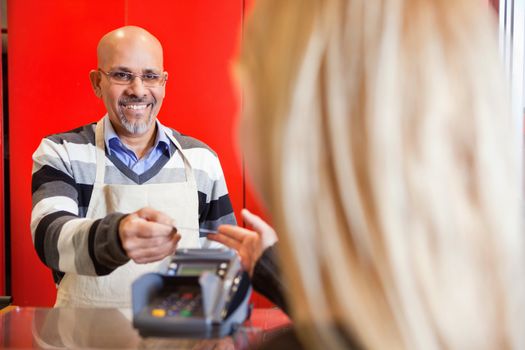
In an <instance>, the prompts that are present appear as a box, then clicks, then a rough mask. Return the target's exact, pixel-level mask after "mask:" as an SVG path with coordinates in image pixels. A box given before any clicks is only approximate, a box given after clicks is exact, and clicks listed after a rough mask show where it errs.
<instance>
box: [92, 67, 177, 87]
mask: <svg viewBox="0 0 525 350" xmlns="http://www.w3.org/2000/svg"><path fill="white" fill-rule="evenodd" d="M98 71H99V72H101V73H104V75H105V76H106V77H108V79H109V81H110V82H112V83H113V84H117V85H130V84H131V83H132V82H133V80H134V79H135V78H140V80H142V84H144V86H146V87H160V86H164V84H165V83H166V80H168V77H167V76H166V74H157V73H144V74H135V73H131V72H123V71H119V70H115V71H111V72H104V71H103V70H102V69H100V68H99V69H98Z"/></svg>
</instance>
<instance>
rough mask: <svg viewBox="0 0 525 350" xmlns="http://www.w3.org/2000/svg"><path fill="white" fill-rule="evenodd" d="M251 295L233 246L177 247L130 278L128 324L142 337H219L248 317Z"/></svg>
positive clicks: (246, 277)
mask: <svg viewBox="0 0 525 350" xmlns="http://www.w3.org/2000/svg"><path fill="white" fill-rule="evenodd" d="M250 295H251V285H250V281H249V277H248V274H247V273H246V272H244V271H243V270H242V268H241V263H240V260H239V257H238V256H237V254H236V253H235V251H233V250H230V249H180V250H177V251H176V253H175V255H173V256H172V257H171V258H170V260H169V261H168V263H167V264H166V265H165V266H163V267H162V269H161V271H160V272H159V273H148V274H145V275H143V276H141V277H139V278H138V279H137V280H136V281H135V282H134V283H133V285H132V306H133V326H134V327H135V328H137V329H138V331H139V333H140V335H142V336H181V337H200V338H214V337H222V336H225V335H228V334H231V333H232V332H233V331H234V330H235V328H236V327H237V326H239V325H240V324H242V323H243V322H244V321H245V320H246V319H247V318H248V316H249V305H248V303H249V299H250Z"/></svg>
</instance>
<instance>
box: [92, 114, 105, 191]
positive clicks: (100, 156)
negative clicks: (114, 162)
mask: <svg viewBox="0 0 525 350" xmlns="http://www.w3.org/2000/svg"><path fill="white" fill-rule="evenodd" d="M95 147H96V152H97V157H96V161H97V173H96V175H95V183H96V184H103V183H104V173H105V171H106V152H105V145H104V117H102V119H100V120H99V121H98V122H97V126H96V127H95Z"/></svg>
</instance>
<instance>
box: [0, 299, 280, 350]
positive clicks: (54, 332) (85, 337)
mask: <svg viewBox="0 0 525 350" xmlns="http://www.w3.org/2000/svg"><path fill="white" fill-rule="evenodd" d="M276 311H277V310H276ZM254 313H255V314H256V313H257V310H254ZM263 338H264V337H263V331H262V330H261V329H259V328H257V327H251V326H249V327H248V326H247V327H241V328H240V329H239V330H238V331H237V332H236V333H235V335H234V336H233V337H225V338H221V339H187V338H185V339H183V338H154V337H150V338H142V337H140V336H139V334H138V332H137V331H136V330H135V329H134V328H133V326H132V324H131V316H130V310H127V309H126V310H120V309H111V308H108V309H100V308H97V309H95V308H54V309H53V308H29V307H25V308H14V309H13V310H12V311H10V312H7V313H4V314H1V315H0V348H3V349H5V348H11V349H16V348H33V349H85V348H91V349H110V348H111V349H119V348H126V349H174V348H176V349H192V350H204V349H223V350H230V349H247V348H249V347H253V346H257V345H258V344H260V343H261V341H262V339H263Z"/></svg>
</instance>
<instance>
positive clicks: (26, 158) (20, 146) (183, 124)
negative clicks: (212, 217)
mask: <svg viewBox="0 0 525 350" xmlns="http://www.w3.org/2000/svg"><path fill="white" fill-rule="evenodd" d="M7 5H8V23H9V28H8V30H9V46H8V55H9V61H8V70H9V125H10V129H9V147H10V165H11V168H10V177H11V186H10V191H11V192H10V193H11V242H12V244H11V248H12V250H11V252H12V295H13V297H14V303H15V304H17V305H42V306H49V305H52V303H53V302H54V299H55V286H54V285H53V282H52V277H51V274H50V272H49V270H48V269H47V268H46V267H45V266H44V265H43V264H42V263H41V262H40V260H39V259H38V257H37V255H36V253H35V251H34V249H33V246H32V242H31V234H30V230H29V221H30V215H31V192H30V182H31V155H32V153H33V151H34V150H35V149H36V147H37V146H38V144H39V142H40V140H41V138H42V137H44V136H46V135H48V134H51V133H56V132H60V131H65V130H68V129H71V128H74V127H77V126H80V125H82V124H85V123H88V122H92V121H96V120H98V119H99V118H100V117H101V116H102V115H103V114H104V107H103V104H102V102H101V101H100V100H98V99H97V98H96V97H95V96H94V95H93V93H92V91H91V88H90V84H89V80H88V72H89V70H90V69H93V68H95V67H96V45H97V42H98V40H99V39H100V37H101V36H102V35H103V34H104V33H106V32H108V31H110V30H112V29H115V28H116V27H119V26H122V25H126V24H133V25H139V26H142V27H144V28H146V29H148V30H149V31H151V32H152V33H153V34H154V35H156V36H157V37H158V38H159V39H160V41H161V42H162V43H163V46H164V54H165V68H166V70H167V71H168V72H169V74H170V80H169V82H168V85H167V88H166V93H167V95H166V99H165V100H164V104H163V107H162V111H161V113H160V114H159V119H161V120H162V122H163V123H165V124H167V125H169V126H172V127H175V128H176V129H178V130H179V131H182V132H183V133H186V134H190V135H192V136H195V137H197V138H199V139H201V140H204V141H205V142H206V143H208V144H209V145H210V146H211V147H212V148H214V149H215V150H216V151H217V153H218V154H219V157H220V159H221V163H222V165H223V169H224V172H225V176H226V179H227V183H228V187H229V190H230V193H231V197H232V201H233V206H234V209H235V211H236V214H237V217H238V218H239V215H238V212H239V210H240V209H241V208H242V207H243V177H242V171H241V166H240V164H239V162H238V161H237V159H238V157H237V155H236V151H235V148H234V144H235V139H236V138H235V135H234V133H235V132H234V130H233V125H234V124H235V122H234V119H235V117H236V115H237V113H238V105H239V103H238V98H237V96H236V91H235V88H234V86H233V84H232V82H231V79H230V77H229V73H230V65H231V61H232V57H233V54H234V52H235V50H236V45H237V37H238V31H239V28H240V24H241V19H242V11H243V0H221V1H216V0H201V1H175V0H149V1H143V0H112V1H106V0H76V1H71V0H54V1H42V0H10V1H8V4H7ZM250 198H251V197H250ZM0 219H1V218H0ZM255 299H256V304H259V305H261V300H262V299H260V297H256V298H255Z"/></svg>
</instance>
